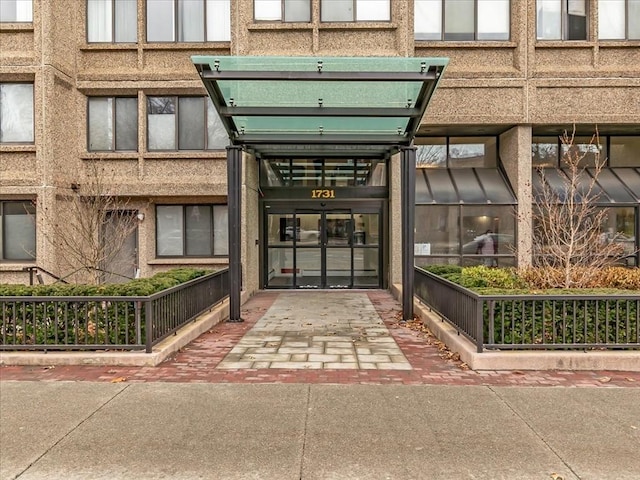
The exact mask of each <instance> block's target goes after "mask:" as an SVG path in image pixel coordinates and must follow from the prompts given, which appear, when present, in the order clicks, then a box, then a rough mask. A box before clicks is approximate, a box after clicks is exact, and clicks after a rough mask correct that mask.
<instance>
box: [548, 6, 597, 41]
mask: <svg viewBox="0 0 640 480" xmlns="http://www.w3.org/2000/svg"><path fill="white" fill-rule="evenodd" d="M587 3H588V2H587V0H537V1H536V13H537V15H536V16H537V38H538V40H586V39H587V24H588V22H587Z"/></svg>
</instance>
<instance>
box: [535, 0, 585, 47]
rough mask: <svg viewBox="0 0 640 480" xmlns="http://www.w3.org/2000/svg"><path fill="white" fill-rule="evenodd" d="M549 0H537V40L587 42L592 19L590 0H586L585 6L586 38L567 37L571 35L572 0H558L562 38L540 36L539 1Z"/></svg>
mask: <svg viewBox="0 0 640 480" xmlns="http://www.w3.org/2000/svg"><path fill="white" fill-rule="evenodd" d="M542 1H548V0H536V41H537V42H587V41H589V39H590V35H591V29H590V25H589V24H590V19H591V10H590V6H589V4H590V3H591V2H590V0H582V1H584V8H585V34H584V38H567V37H568V36H569V33H570V32H569V1H570V0H558V1H559V2H560V38H544V37H541V36H539V30H538V25H539V21H538V3H539V2H542Z"/></svg>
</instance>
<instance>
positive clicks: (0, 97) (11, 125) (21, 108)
mask: <svg viewBox="0 0 640 480" xmlns="http://www.w3.org/2000/svg"><path fill="white" fill-rule="evenodd" d="M0 142H3V143H4V142H33V85H32V84H30V83H4V84H0Z"/></svg>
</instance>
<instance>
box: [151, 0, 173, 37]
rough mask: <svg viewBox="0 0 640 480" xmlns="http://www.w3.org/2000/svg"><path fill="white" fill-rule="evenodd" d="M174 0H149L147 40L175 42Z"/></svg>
mask: <svg viewBox="0 0 640 480" xmlns="http://www.w3.org/2000/svg"><path fill="white" fill-rule="evenodd" d="M174 5H175V4H174V2H173V0H147V42H174V41H175V39H176V37H175V18H174V16H175V10H174Z"/></svg>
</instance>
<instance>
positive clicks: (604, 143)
mask: <svg viewBox="0 0 640 480" xmlns="http://www.w3.org/2000/svg"><path fill="white" fill-rule="evenodd" d="M612 136H618V137H633V136H634V135H599V136H598V139H597V140H599V145H600V159H601V162H602V167H603V168H609V167H612V166H615V165H612V164H611V145H610V142H611V137H612ZM539 138H543V139H544V138H548V139H551V138H554V139H555V140H556V141H555V142H553V143H552V142H545V143H544V145H556V158H555V162H554V164H553V165H542V164H535V163H534V162H533V160H534V157H533V146H534V145H540V142H534V139H539ZM575 138H576V139H583V138H584V139H586V138H591V136H589V135H578V134H576V135H575ZM595 140H596V139H594V142H595ZM576 145H588V143H585V142H578V143H575V144H574V146H576ZM594 145H597V144H595V143H594ZM564 154H565V150H564V149H563V143H562V139H561V135H536V134H534V135H532V136H531V166H532V168H533V169H536V168H555V169H557V168H565V165H563V163H562V159H563V157H564ZM585 166H586V167H587V168H592V165H591V164H590V163H589V164H588V165H585Z"/></svg>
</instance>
